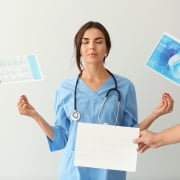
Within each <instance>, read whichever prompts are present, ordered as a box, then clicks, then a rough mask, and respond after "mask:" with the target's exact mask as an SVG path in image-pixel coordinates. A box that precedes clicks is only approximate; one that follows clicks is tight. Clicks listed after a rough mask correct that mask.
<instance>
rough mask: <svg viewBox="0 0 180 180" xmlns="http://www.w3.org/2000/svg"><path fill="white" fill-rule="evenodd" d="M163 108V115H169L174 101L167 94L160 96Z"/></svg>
mask: <svg viewBox="0 0 180 180" xmlns="http://www.w3.org/2000/svg"><path fill="white" fill-rule="evenodd" d="M162 99H163V106H164V109H165V113H170V112H172V110H173V106H174V100H173V98H172V97H171V96H170V94H168V93H164V94H163V96H162Z"/></svg>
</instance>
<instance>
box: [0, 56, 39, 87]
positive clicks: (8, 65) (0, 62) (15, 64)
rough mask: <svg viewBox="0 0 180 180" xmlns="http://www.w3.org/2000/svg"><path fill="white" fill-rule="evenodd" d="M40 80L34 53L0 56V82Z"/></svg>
mask: <svg viewBox="0 0 180 180" xmlns="http://www.w3.org/2000/svg"><path fill="white" fill-rule="evenodd" d="M36 80H42V73H41V70H40V67H39V64H38V59H37V57H36V56H35V55H27V56H15V57H13V56H12V57H0V84H6V83H12V82H24V81H36Z"/></svg>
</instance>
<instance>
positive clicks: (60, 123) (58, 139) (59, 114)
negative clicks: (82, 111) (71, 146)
mask: <svg viewBox="0 0 180 180" xmlns="http://www.w3.org/2000/svg"><path fill="white" fill-rule="evenodd" d="M54 109H55V123H54V126H53V132H54V138H53V140H51V139H49V138H48V137H47V140H48V144H49V149H50V151H56V150H61V149H63V148H64V147H65V146H66V143H67V140H68V134H69V126H70V121H69V119H68V118H67V117H66V113H65V111H64V108H63V100H62V97H61V96H60V90H59V91H56V94H55V103H54Z"/></svg>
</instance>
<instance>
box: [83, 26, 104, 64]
mask: <svg viewBox="0 0 180 180" xmlns="http://www.w3.org/2000/svg"><path fill="white" fill-rule="evenodd" d="M80 53H81V56H82V58H83V60H84V63H85V64H86V65H88V64H103V60H104V57H105V56H106V53H107V46H106V41H105V37H104V35H103V33H102V32H101V31H100V30H99V29H96V28H90V29H88V30H87V31H85V33H84V35H83V37H82V41H81V48H80Z"/></svg>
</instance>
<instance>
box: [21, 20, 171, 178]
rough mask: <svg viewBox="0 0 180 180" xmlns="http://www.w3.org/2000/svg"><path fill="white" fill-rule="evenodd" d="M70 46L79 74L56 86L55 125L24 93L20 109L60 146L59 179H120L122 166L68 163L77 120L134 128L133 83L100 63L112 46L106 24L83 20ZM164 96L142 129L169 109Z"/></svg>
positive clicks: (71, 160)
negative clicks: (84, 21) (96, 166)
mask: <svg viewBox="0 0 180 180" xmlns="http://www.w3.org/2000/svg"><path fill="white" fill-rule="evenodd" d="M74 45H75V52H76V63H77V67H78V69H79V71H80V73H79V75H78V76H76V77H72V78H70V79H68V80H65V81H64V82H62V83H61V84H60V86H59V88H58V89H57V91H56V96H55V113H56V117H55V124H54V126H51V125H49V124H48V123H47V122H46V121H45V120H44V118H43V117H41V116H40V115H39V114H38V112H37V111H36V110H35V108H34V107H33V106H32V105H31V104H30V103H29V102H28V99H27V97H26V96H24V95H23V96H21V97H20V99H19V102H18V109H19V112H20V114H22V115H26V116H30V117H32V118H33V119H34V120H35V121H36V122H37V123H38V124H39V126H40V127H41V128H42V130H43V131H44V132H45V134H46V135H47V137H48V142H49V147H50V150H51V151H56V150H60V149H64V153H63V157H62V162H61V167H60V177H59V179H60V180H116V179H117V180H125V179H126V172H124V171H115V170H107V169H98V168H86V167H76V166H74V165H73V163H74V151H75V140H76V132H77V125H78V122H87V123H108V124H112V125H118V126H129V127H137V105H136V94H135V89H134V85H133V84H132V82H131V81H130V80H128V79H127V78H125V77H122V76H119V75H116V74H112V73H111V72H110V71H108V70H107V69H106V68H105V66H104V64H105V60H106V58H107V56H108V54H109V51H110V49H111V40H110V36H109V33H108V32H107V30H106V29H105V27H104V26H103V25H102V24H100V23H98V22H92V21H90V22H87V23H86V24H84V25H83V26H82V27H81V28H80V29H79V31H78V32H77V34H76V35H75V38H74ZM110 89H111V90H110ZM107 92H108V93H107ZM105 96H107V99H106V101H105V100H104V99H105ZM164 96H165V97H164V98H163V99H162V101H161V105H160V107H158V108H157V111H156V113H155V116H153V118H151V119H149V120H148V121H145V123H141V125H140V126H141V128H142V129H146V128H147V127H148V126H149V125H150V124H151V123H152V122H153V121H154V118H155V117H157V116H159V115H161V114H163V113H167V112H169V111H170V108H171V106H169V96H168V95H164ZM119 101H120V102H121V103H120V106H119Z"/></svg>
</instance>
